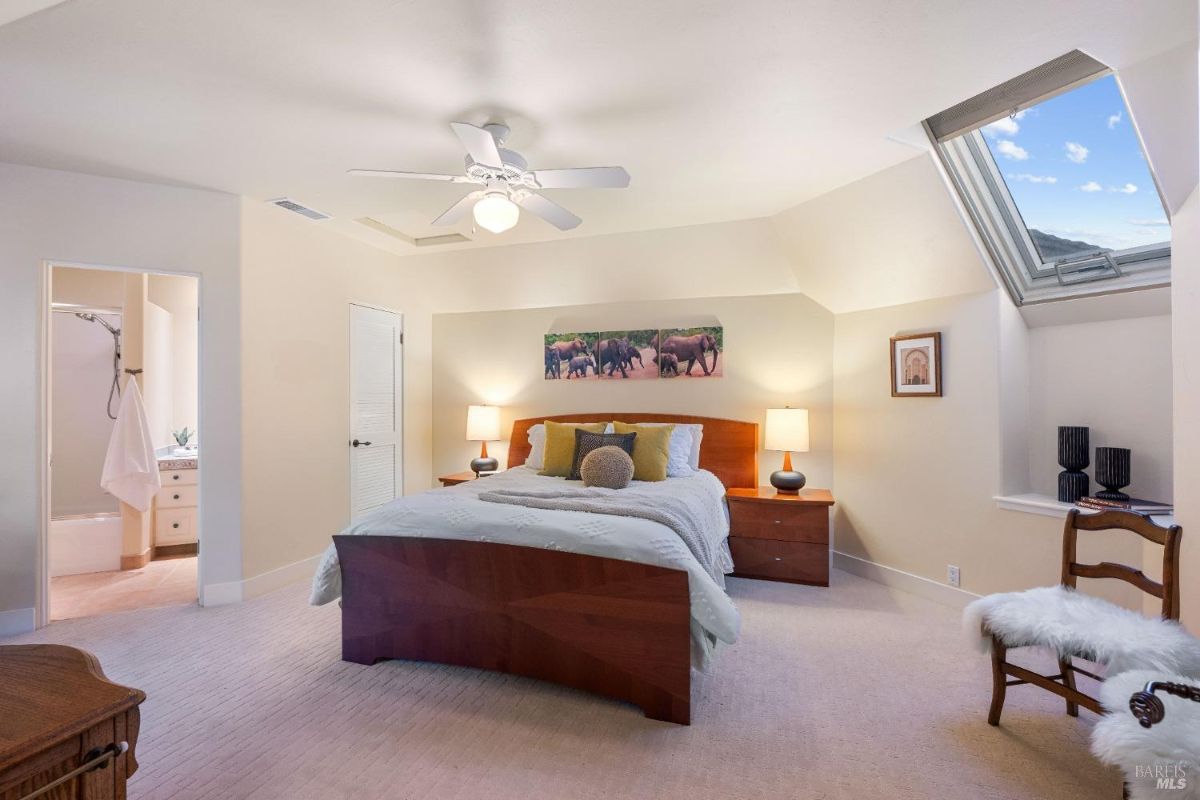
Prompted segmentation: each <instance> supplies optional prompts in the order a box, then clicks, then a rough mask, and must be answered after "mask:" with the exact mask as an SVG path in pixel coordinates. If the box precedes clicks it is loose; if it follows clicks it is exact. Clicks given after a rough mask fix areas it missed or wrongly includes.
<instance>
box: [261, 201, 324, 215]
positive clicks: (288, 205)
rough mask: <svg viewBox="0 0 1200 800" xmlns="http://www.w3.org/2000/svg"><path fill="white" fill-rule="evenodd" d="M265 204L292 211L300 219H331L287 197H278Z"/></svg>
mask: <svg viewBox="0 0 1200 800" xmlns="http://www.w3.org/2000/svg"><path fill="white" fill-rule="evenodd" d="M267 202H268V203H270V204H271V205H273V206H279V207H280V208H283V209H287V210H288V211H293V212H295V213H297V214H299V215H300V216H302V217H308V218H309V219H330V218H331V217H330V215H329V214H323V213H321V212H320V211H317V210H316V209H313V208H309V207H308V206H303V205H300V204H299V203H297V202H296V201H295V200H292V199H291V198H289V197H279V198H276V199H275V200H268V201H267Z"/></svg>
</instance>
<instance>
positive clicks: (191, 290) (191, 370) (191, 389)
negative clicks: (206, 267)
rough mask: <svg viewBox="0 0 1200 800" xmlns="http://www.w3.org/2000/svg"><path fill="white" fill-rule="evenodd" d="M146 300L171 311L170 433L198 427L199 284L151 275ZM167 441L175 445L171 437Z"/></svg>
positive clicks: (174, 277)
mask: <svg viewBox="0 0 1200 800" xmlns="http://www.w3.org/2000/svg"><path fill="white" fill-rule="evenodd" d="M146 296H147V299H149V301H150V302H151V303H154V304H155V305H157V306H159V307H161V308H163V309H165V310H166V311H168V312H170V314H171V349H170V360H171V411H170V416H169V419H168V421H167V434H168V435H169V434H170V433H171V432H173V431H177V430H181V429H182V428H184V427H186V428H188V429H189V430H193V431H195V430H197V428H198V427H199V421H200V413H199V406H198V401H199V397H200V393H199V381H200V369H199V357H200V350H199V341H200V322H199V314H198V311H199V307H200V284H199V282H198V281H197V280H196V279H195V278H185V277H179V276H175V275H151V276H150V277H149V283H148V285H147V289H146ZM167 444H171V445H173V444H175V439H174V438H171V439H170V440H169V441H168V442H167Z"/></svg>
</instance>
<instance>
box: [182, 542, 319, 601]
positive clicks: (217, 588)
mask: <svg viewBox="0 0 1200 800" xmlns="http://www.w3.org/2000/svg"><path fill="white" fill-rule="evenodd" d="M322 555H323V553H317V554H316V555H315V556H310V557H308V558H304V559H301V560H299V561H295V562H293V563H291V564H285V565H284V566H282V567H278V568H276V569H272V570H268V571H267V572H264V573H262V574H261V575H254V576H253V577H250V578H246V579H245V580H241V581H230V582H229V583H212V584H209V585H208V586H205V587H204V589H203V591H202V592H201V596H200V605H202V606H223V605H228V604H230V603H240V602H242V601H243V600H249V599H250V598H251V597H258V596H259V595H263V594H266V593H267V592H273V591H275V590H276V589H282V588H283V587H284V586H287V585H289V584H292V583H299V582H300V581H306V580H309V579H310V578H312V576H313V573H314V572H315V571H316V569H317V563H318V562H319V561H320V560H321V556H322Z"/></svg>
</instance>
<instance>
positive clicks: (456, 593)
mask: <svg viewBox="0 0 1200 800" xmlns="http://www.w3.org/2000/svg"><path fill="white" fill-rule="evenodd" d="M333 540H334V544H335V545H336V547H337V551H338V560H339V561H340V562H341V569H342V658H343V659H344V660H346V661H353V662H355V663H359V664H374V663H375V662H376V661H379V660H381V659H387V658H402V659H411V660H414V661H432V662H438V663H443V664H457V665H460V666H466V667H477V668H481V669H489V670H496V671H498V672H509V673H513V674H516V675H525V676H528V677H531V678H538V679H541V680H546V681H552V682H554V683H559V684H562V685H564V686H570V687H573V688H576V689H583V690H585V691H589V692H595V693H597V694H602V695H606V696H608V697H613V698H616V699H619V700H626V701H628V702H630V703H633V704H634V705H636V706H640V707H641V708H642V710H643V711H645V713H646V716H647V717H650V718H651V719H658V720H665V721H668V722H677V723H679V724H681V725H687V724H689V722H690V717H691V636H690V618H691V615H690V607H689V597H688V576H687V572H685V571H683V570H676V569H667V568H665V567H655V566H650V565H648V564H636V563H633V562H629V561H620V560H618V559H612V558H600V557H598V556H586V555H579V554H576V553H564V552H560V551H556V550H545V549H542V548H536V547H519V546H516V545H507V544H495V543H491V542H473V541H456V540H447V539H423V538H407V537H401V536H335V537H333Z"/></svg>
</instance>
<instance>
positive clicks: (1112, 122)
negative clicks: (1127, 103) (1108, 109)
mask: <svg viewBox="0 0 1200 800" xmlns="http://www.w3.org/2000/svg"><path fill="white" fill-rule="evenodd" d="M1120 122H1121V112H1120V111H1118V112H1117V113H1115V114H1113V115H1112V116H1110V117H1109V118H1108V129H1109V130H1110V131H1111V130H1112V129H1113V128H1115V127H1117V125H1119V124H1120Z"/></svg>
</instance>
